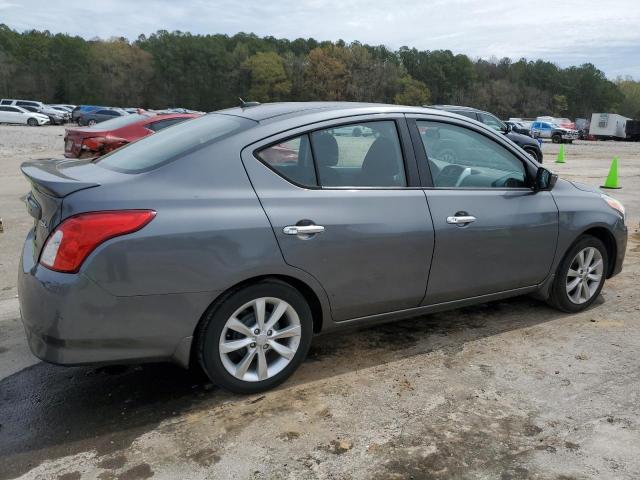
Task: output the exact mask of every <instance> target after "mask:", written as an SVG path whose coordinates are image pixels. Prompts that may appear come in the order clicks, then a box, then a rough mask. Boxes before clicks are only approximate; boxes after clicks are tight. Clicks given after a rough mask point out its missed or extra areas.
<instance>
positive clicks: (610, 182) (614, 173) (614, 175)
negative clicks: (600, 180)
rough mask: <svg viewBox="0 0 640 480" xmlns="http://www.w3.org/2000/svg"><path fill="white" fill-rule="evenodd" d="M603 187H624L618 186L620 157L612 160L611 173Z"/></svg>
mask: <svg viewBox="0 0 640 480" xmlns="http://www.w3.org/2000/svg"><path fill="white" fill-rule="evenodd" d="M601 188H612V189H613V188H622V187H619V186H618V157H613V160H611V167H610V168H609V175H607V179H606V180H605V181H604V185H602V187H601Z"/></svg>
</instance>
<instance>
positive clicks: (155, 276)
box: [18, 102, 627, 393]
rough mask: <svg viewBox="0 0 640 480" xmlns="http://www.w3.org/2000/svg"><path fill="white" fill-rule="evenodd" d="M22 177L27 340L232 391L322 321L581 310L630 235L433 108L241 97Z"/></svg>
mask: <svg viewBox="0 0 640 480" xmlns="http://www.w3.org/2000/svg"><path fill="white" fill-rule="evenodd" d="M346 127H351V131H352V132H355V131H356V128H360V130H364V129H367V130H370V131H372V132H374V134H373V135H371V136H364V135H360V136H355V133H353V135H352V136H350V137H349V136H342V135H340V136H337V135H335V134H332V133H331V132H332V130H333V131H335V130H337V129H343V130H344V128H346ZM283 144H284V145H286V148H287V149H288V150H294V151H295V154H296V155H295V157H296V158H295V161H287V162H279V161H277V159H278V155H275V156H271V155H269V152H270V150H271V149H273V148H278V147H279V146H281V145H283ZM447 144H449V145H456V146H460V147H461V148H459V149H458V150H457V151H456V155H457V156H455V155H454V156H452V155H450V152H451V149H447V148H445V147H446V145H447ZM273 158H275V159H276V161H274V160H273ZM22 172H23V173H24V175H25V176H26V177H27V178H28V179H29V182H30V184H31V186H32V188H31V192H30V193H29V194H28V196H27V197H26V204H27V208H28V211H29V213H30V214H31V215H32V216H33V219H34V226H33V229H32V230H31V231H30V232H29V233H28V235H27V238H26V240H25V243H24V250H23V253H22V258H21V263H20V267H19V279H18V292H19V299H20V311H21V315H22V320H23V322H24V326H25V330H26V334H27V339H28V343H29V346H30V347H31V350H32V351H33V353H35V355H36V356H38V357H39V358H41V359H43V360H45V361H49V362H55V363H57V364H63V365H70V364H87V363H109V362H117V363H122V362H137V361H149V360H153V361H158V360H172V361H175V362H177V363H178V364H180V365H182V366H185V367H186V366H189V365H194V366H196V365H199V366H201V367H202V368H203V369H204V371H205V372H206V373H207V374H208V375H209V377H210V378H211V380H212V381H214V382H215V383H217V384H219V385H221V386H223V387H225V388H227V389H230V390H233V391H236V392H245V393H250V392H257V391H261V390H264V389H267V388H271V387H274V386H275V385H277V384H279V383H281V382H282V381H284V380H285V379H286V378H287V377H288V376H289V375H291V374H292V373H293V371H294V370H295V369H296V368H297V367H298V365H299V364H300V362H302V360H303V359H304V357H305V355H306V354H307V352H308V350H309V346H310V343H311V339H312V336H313V335H314V334H315V333H320V332H324V333H327V334H329V333H334V334H335V333H336V332H339V330H340V329H342V328H348V327H353V326H354V325H365V324H371V323H380V322H384V321H392V320H398V319H401V318H405V317H408V316H416V315H423V314H427V313H430V312H435V311H440V310H443V309H449V308H457V307H460V306H464V305H470V304H474V303H485V302H488V301H491V300H498V299H503V298H506V297H512V296H516V295H524V294H536V295H537V296H538V297H539V298H544V299H547V301H548V302H549V303H550V304H552V305H554V306H555V307H557V308H558V309H560V310H562V311H565V312H579V311H582V310H584V309H586V308H588V307H589V306H590V305H591V304H592V303H593V302H594V301H595V299H596V298H597V297H598V295H599V293H600V291H601V289H602V286H603V285H604V282H605V279H606V278H609V277H612V276H613V275H616V274H617V273H619V272H620V270H621V268H622V262H623V259H624V255H625V246H626V240H627V228H626V226H625V213H624V207H623V206H622V205H621V204H620V203H619V202H618V201H617V200H614V199H613V198H611V197H609V196H606V195H603V194H601V193H600V192H599V191H598V189H597V188H594V187H590V186H587V185H582V184H579V183H575V182H571V181H567V180H558V178H557V176H556V175H554V174H552V173H551V172H549V171H548V170H547V169H545V168H544V167H541V166H540V164H539V163H537V162H536V161H534V160H533V159H532V158H531V157H530V156H529V155H527V154H526V153H525V152H524V151H523V150H522V149H521V148H519V147H518V146H517V145H515V144H514V143H513V142H511V141H510V140H508V139H507V138H506V137H505V136H504V135H503V134H502V133H501V132H498V131H496V130H494V129H491V128H488V127H486V126H485V125H482V124H480V123H478V122H475V121H471V120H469V119H466V118H464V117H460V116H458V115H452V114H450V113H448V112H445V111H443V110H436V109H426V108H418V107H403V106H398V105H379V104H353V103H341V102H316V103H282V104H278V103H275V104H268V105H258V106H254V107H249V108H231V109H227V110H221V111H218V112H214V113H210V114H207V115H204V116H202V117H200V118H197V119H194V120H191V121H188V122H184V123H181V124H178V125H175V126H173V127H171V128H167V129H164V130H162V131H160V132H158V133H156V134H154V135H150V136H148V137H146V138H143V139H141V140H139V141H137V142H134V143H131V144H130V145H128V146H126V147H125V148H122V149H119V150H116V151H114V152H112V153H110V154H109V155H105V156H103V157H100V158H98V159H96V160H76V161H69V160H66V159H64V160H55V159H53V160H39V161H31V162H27V163H24V164H23V165H22ZM607 301H613V302H615V298H608V299H607ZM542 314H543V312H541V315H542ZM345 354H348V352H346V353H345Z"/></svg>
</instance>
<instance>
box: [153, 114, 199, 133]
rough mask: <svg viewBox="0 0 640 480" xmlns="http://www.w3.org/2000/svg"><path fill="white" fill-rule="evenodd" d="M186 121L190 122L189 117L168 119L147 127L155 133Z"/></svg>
mask: <svg viewBox="0 0 640 480" xmlns="http://www.w3.org/2000/svg"><path fill="white" fill-rule="evenodd" d="M185 120H189V118H188V117H178V118H167V119H165V120H158V121H157V122H153V123H148V124H146V125H145V127H146V128H148V129H149V130H153V131H154V132H159V131H160V130H162V129H163V128H167V127H170V126H171V125H175V124H176V123H181V122H184V121H185Z"/></svg>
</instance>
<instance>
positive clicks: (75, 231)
mask: <svg viewBox="0 0 640 480" xmlns="http://www.w3.org/2000/svg"><path fill="white" fill-rule="evenodd" d="M155 215H156V212H154V211H153V210H114V211H102V212H89V213H81V214H79V215H75V216H73V217H69V218H67V219H66V220H65V221H64V222H62V223H61V224H60V225H58V227H57V228H56V229H55V230H54V231H53V232H52V233H51V235H50V236H49V239H48V240H47V242H46V243H45V245H44V248H43V249H42V254H41V255H40V264H42V265H44V266H45V267H47V268H50V269H51V270H56V271H58V272H65V273H74V272H77V271H78V270H79V269H80V266H81V265H82V262H84V260H85V259H86V258H87V257H88V256H89V254H90V253H91V252H93V251H94V250H95V249H96V247H98V245H100V244H101V243H103V242H105V241H107V240H109V239H110V238H113V237H118V236H121V235H127V234H129V233H133V232H136V231H138V230H140V229H141V228H142V227H144V226H145V225H146V224H148V223H149V222H150V221H151V220H153V218H154V217H155Z"/></svg>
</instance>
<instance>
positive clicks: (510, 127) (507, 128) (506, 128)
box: [503, 123, 513, 133]
mask: <svg viewBox="0 0 640 480" xmlns="http://www.w3.org/2000/svg"><path fill="white" fill-rule="evenodd" d="M511 130H513V127H512V126H511V125H509V124H508V123H505V124H504V130H503V132H504V133H509V132H510V131H511Z"/></svg>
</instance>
